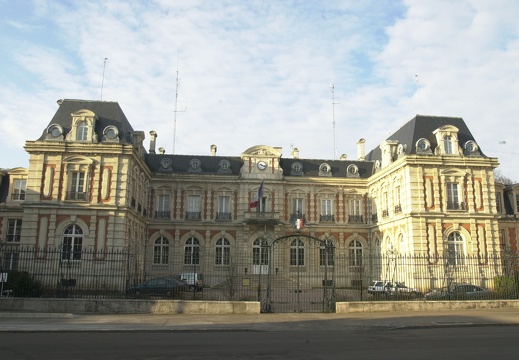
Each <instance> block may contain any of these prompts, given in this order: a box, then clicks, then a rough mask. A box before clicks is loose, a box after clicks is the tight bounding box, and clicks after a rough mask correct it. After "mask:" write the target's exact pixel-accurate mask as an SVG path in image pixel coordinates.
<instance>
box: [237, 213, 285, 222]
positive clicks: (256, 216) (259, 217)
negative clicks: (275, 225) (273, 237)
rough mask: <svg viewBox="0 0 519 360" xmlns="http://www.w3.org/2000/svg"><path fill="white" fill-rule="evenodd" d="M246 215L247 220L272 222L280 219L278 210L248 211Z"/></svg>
mask: <svg viewBox="0 0 519 360" xmlns="http://www.w3.org/2000/svg"><path fill="white" fill-rule="evenodd" d="M244 215H245V221H247V222H255V223H272V222H277V221H278V220H279V213H278V212H263V211H250V212H249V211H247V212H245V213H244Z"/></svg>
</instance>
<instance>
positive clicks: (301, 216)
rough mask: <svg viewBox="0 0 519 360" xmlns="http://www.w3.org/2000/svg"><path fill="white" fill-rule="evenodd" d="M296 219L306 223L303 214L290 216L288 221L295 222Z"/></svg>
mask: <svg viewBox="0 0 519 360" xmlns="http://www.w3.org/2000/svg"><path fill="white" fill-rule="evenodd" d="M296 219H303V221H305V222H306V217H305V214H301V213H296V214H292V215H290V221H294V220H296Z"/></svg>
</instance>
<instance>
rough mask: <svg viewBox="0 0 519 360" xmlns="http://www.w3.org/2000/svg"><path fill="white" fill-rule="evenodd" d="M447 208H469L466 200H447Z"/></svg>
mask: <svg viewBox="0 0 519 360" xmlns="http://www.w3.org/2000/svg"><path fill="white" fill-rule="evenodd" d="M447 210H467V207H466V206H465V203H464V202H460V203H458V202H452V201H448V202H447Z"/></svg>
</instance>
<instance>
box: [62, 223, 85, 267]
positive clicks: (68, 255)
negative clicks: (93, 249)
mask: <svg viewBox="0 0 519 360" xmlns="http://www.w3.org/2000/svg"><path fill="white" fill-rule="evenodd" d="M82 247H83V229H81V227H80V226H79V225H76V224H73V225H69V226H67V228H66V229H65V231H64V232H63V248H62V252H61V258H62V259H63V260H81V250H82Z"/></svg>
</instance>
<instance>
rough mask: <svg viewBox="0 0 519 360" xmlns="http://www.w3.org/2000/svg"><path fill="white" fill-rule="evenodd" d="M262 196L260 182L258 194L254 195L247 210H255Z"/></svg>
mask: <svg viewBox="0 0 519 360" xmlns="http://www.w3.org/2000/svg"><path fill="white" fill-rule="evenodd" d="M262 196H263V180H262V181H261V185H260V187H259V189H258V193H257V194H256V196H255V197H254V199H253V200H252V201H251V202H250V204H249V209H254V208H257V207H258V205H259V201H260V199H261V197H262Z"/></svg>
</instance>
